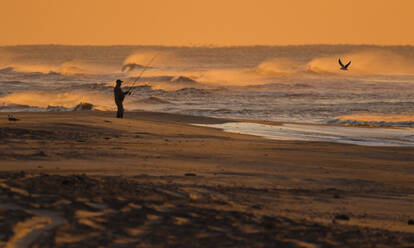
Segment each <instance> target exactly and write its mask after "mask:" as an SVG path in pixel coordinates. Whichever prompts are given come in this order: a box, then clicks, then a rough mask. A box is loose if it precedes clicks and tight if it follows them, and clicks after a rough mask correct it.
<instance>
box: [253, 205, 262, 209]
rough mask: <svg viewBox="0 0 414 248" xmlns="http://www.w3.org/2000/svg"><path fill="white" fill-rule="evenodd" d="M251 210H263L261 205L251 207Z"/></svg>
mask: <svg viewBox="0 0 414 248" xmlns="http://www.w3.org/2000/svg"><path fill="white" fill-rule="evenodd" d="M252 208H253V209H263V205H260V204H255V205H253V206H252Z"/></svg>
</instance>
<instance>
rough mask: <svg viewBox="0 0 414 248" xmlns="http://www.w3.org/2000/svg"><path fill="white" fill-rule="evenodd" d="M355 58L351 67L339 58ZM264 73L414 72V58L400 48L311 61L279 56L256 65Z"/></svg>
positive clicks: (259, 71) (392, 73)
mask: <svg viewBox="0 0 414 248" xmlns="http://www.w3.org/2000/svg"><path fill="white" fill-rule="evenodd" d="M339 58H341V59H342V60H343V61H346V62H347V61H352V63H351V65H350V67H349V70H348V71H345V72H344V71H341V70H340V69H339V68H340V67H339V65H338V59H339ZM256 71H257V72H258V73H260V74H262V75H269V76H290V75H295V74H304V73H324V74H339V73H342V74H344V73H346V74H353V75H355V74H364V75H414V58H409V57H406V56H404V55H403V54H399V53H396V52H391V51H386V50H380V49H370V50H364V51H359V52H353V53H347V54H337V55H331V56H324V57H317V58H313V59H311V60H310V61H300V60H294V59H287V58H275V59H271V60H267V61H264V62H262V63H261V64H259V65H258V66H257V67H256Z"/></svg>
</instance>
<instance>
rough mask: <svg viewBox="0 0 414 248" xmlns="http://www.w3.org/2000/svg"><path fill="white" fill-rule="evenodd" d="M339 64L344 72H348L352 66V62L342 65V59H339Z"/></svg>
mask: <svg viewBox="0 0 414 248" xmlns="http://www.w3.org/2000/svg"><path fill="white" fill-rule="evenodd" d="M338 63H339V65H340V66H341V70H343V71H347V70H348V67H349V65H350V64H351V61H349V62H348V64H346V65H344V64H343V63H342V61H341V59H338Z"/></svg>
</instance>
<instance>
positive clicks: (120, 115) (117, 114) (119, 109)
mask: <svg viewBox="0 0 414 248" xmlns="http://www.w3.org/2000/svg"><path fill="white" fill-rule="evenodd" d="M116 107H117V109H118V110H117V112H116V118H122V113H121V110H122V104H119V103H116Z"/></svg>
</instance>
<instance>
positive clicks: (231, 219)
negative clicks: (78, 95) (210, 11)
mask: <svg viewBox="0 0 414 248" xmlns="http://www.w3.org/2000/svg"><path fill="white" fill-rule="evenodd" d="M17 117H18V118H20V121H17V122H9V121H8V120H7V114H5V113H3V114H0V247H7V248H9V247H413V246H414V225H413V223H412V222H413V219H414V214H413V209H414V167H413V161H414V148H411V147H366V146H357V145H346V144H337V143H326V142H307V141H279V140H270V139H264V138H260V137H256V136H250V135H241V134H233V133H226V132H223V131H222V130H220V129H214V128H209V127H202V126H194V125H192V124H221V123H225V122H226V120H224V119H214V118H204V117H193V116H185V115H175V114H164V113H156V112H134V113H126V118H125V119H116V118H114V113H112V112H99V111H80V112H37V113H19V114H18V115H17ZM273 124H274V125H277V123H273ZM410 224H411V225H410Z"/></svg>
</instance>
